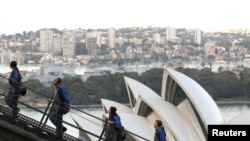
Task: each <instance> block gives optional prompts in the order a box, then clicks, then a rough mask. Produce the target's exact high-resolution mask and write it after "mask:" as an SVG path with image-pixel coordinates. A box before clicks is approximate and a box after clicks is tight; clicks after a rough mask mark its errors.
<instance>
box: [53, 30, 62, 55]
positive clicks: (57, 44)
mask: <svg viewBox="0 0 250 141" xmlns="http://www.w3.org/2000/svg"><path fill="white" fill-rule="evenodd" d="M53 41H54V49H53V52H54V53H55V54H61V53H62V49H63V48H62V47H63V46H62V36H61V35H59V34H54V36H53Z"/></svg>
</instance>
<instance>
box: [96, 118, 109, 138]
mask: <svg viewBox="0 0 250 141" xmlns="http://www.w3.org/2000/svg"><path fill="white" fill-rule="evenodd" d="M107 125H108V119H106V120H105V123H104V128H103V130H102V133H101V135H100V138H99V140H98V141H100V140H101V139H102V136H103V134H104V132H105V129H106V127H107Z"/></svg>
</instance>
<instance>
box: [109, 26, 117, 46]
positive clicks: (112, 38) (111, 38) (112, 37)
mask: <svg viewBox="0 0 250 141" xmlns="http://www.w3.org/2000/svg"><path fill="white" fill-rule="evenodd" d="M108 46H109V47H110V48H114V47H115V30H114V29H113V28H111V29H109V31H108Z"/></svg>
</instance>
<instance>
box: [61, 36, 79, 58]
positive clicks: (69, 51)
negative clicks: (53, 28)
mask: <svg viewBox="0 0 250 141" xmlns="http://www.w3.org/2000/svg"><path fill="white" fill-rule="evenodd" d="M75 44H76V37H75V34H74V32H65V33H64V34H63V38H62V47H63V56H64V57H69V58H73V57H74V56H75V48H76V45H75Z"/></svg>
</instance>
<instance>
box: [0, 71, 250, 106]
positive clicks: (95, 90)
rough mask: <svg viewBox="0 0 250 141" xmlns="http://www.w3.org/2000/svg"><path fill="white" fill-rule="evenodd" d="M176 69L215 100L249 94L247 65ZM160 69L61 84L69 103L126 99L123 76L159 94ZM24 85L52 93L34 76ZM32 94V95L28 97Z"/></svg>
mask: <svg viewBox="0 0 250 141" xmlns="http://www.w3.org/2000/svg"><path fill="white" fill-rule="evenodd" d="M176 70H177V71H179V72H181V73H183V74H185V75H187V76H189V77H190V78H192V79H193V80H194V81H196V82H197V83H199V84H200V85H201V86H202V87H203V88H204V89H205V90H206V91H207V92H208V93H209V94H210V95H211V97H212V98H214V99H215V100H218V99H225V98H250V87H249V85H250V69H249V68H244V69H243V70H242V71H241V72H240V73H239V76H237V75H236V74H235V73H234V72H231V71H221V72H218V73H214V72H212V71H211V70H210V69H209V68H204V69H202V70H197V69H190V68H181V67H179V68H177V69H176ZM162 75H163V69H160V68H154V69H151V70H148V71H146V72H144V73H142V74H141V75H138V73H136V72H126V73H115V74H109V75H100V76H90V77H89V78H88V79H87V80H86V81H84V82H83V81H82V79H81V78H79V77H64V78H63V80H62V83H63V85H65V86H66V87H67V89H68V90H69V92H70V95H71V97H72V104H74V105H86V104H100V102H101V101H100V99H101V98H105V99H110V100H114V101H117V102H120V103H128V102H129V98H128V94H127V90H126V86H125V81H124V76H126V77H129V78H132V79H135V80H138V81H139V82H141V83H143V84H144V85H146V86H148V87H149V88H151V89H152V90H153V91H155V92H156V93H157V94H159V95H160V94H161V86H162ZM0 84H1V85H0V88H1V89H2V90H8V88H9V84H8V81H6V80H3V79H1V81H0ZM24 85H25V86H27V87H28V88H32V90H36V91H38V92H40V93H39V94H45V95H47V96H49V97H53V96H54V92H55V86H54V84H52V83H51V85H50V86H44V85H42V84H41V83H40V82H39V81H38V80H33V79H30V80H28V81H25V82H24ZM175 93H176V94H177V95H179V97H175V99H174V102H175V104H178V103H179V102H181V101H182V100H183V99H185V97H182V96H183V91H182V90H181V88H180V86H177V89H176V91H175ZM34 94H35V92H32V91H29V92H28V94H27V95H26V97H31V100H32V101H35V100H37V96H34ZM32 97H33V99H32Z"/></svg>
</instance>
